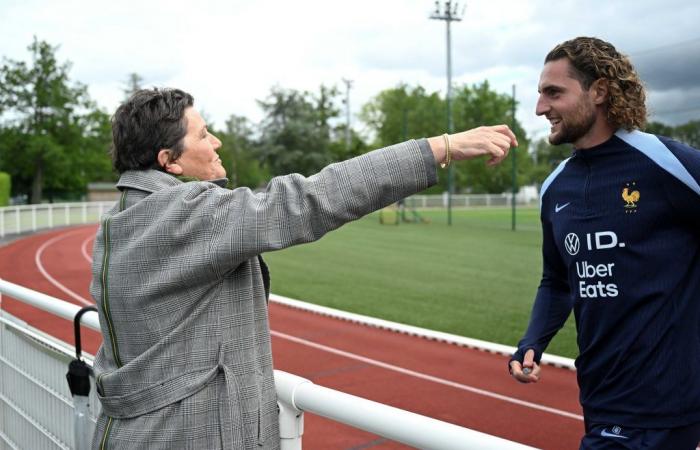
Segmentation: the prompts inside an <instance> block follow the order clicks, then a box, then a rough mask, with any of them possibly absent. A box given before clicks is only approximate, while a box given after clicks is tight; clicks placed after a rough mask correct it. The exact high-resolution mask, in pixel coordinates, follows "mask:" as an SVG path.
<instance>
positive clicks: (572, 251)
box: [564, 233, 581, 256]
mask: <svg viewBox="0 0 700 450" xmlns="http://www.w3.org/2000/svg"><path fill="white" fill-rule="evenodd" d="M564 247H565V248H566V251H567V252H569V255H571V256H574V255H576V254H577V253H578V251H579V250H580V249H581V242H580V241H579V240H578V236H576V233H569V234H567V235H566V238H564Z"/></svg>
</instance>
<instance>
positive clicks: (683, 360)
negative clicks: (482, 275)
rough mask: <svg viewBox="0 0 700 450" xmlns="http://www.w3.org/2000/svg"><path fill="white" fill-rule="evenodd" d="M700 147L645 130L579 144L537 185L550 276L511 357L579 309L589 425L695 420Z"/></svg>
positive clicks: (699, 365) (544, 338) (699, 390)
mask: <svg viewBox="0 0 700 450" xmlns="http://www.w3.org/2000/svg"><path fill="white" fill-rule="evenodd" d="M699 183H700V151H698V150H696V149H694V148H692V147H688V146H686V145H683V144H681V143H679V142H676V141H673V140H671V139H667V138H664V137H659V136H655V135H652V134H647V133H642V132H639V131H633V132H626V131H618V132H617V133H615V135H614V136H612V137H611V138H610V139H609V140H608V141H606V142H605V143H603V144H601V145H598V146H596V147H593V148H589V149H584V150H575V151H574V153H573V156H571V158H569V159H567V160H565V161H564V162H562V163H561V164H560V165H559V167H558V168H557V169H556V170H555V171H554V172H553V173H552V174H551V175H550V176H549V178H547V180H546V181H545V183H544V184H543V186H542V192H541V196H542V198H541V220H542V231H543V244H542V253H543V263H544V264H543V275H542V281H541V283H540V286H539V289H538V291H537V296H536V298H535V303H534V306H533V311H532V316H531V319H530V324H529V327H528V330H527V332H526V334H525V336H524V337H523V339H522V340H521V341H520V343H519V344H518V351H517V353H516V354H515V355H514V359H519V360H521V361H522V356H523V354H524V352H525V351H526V350H527V349H530V348H532V349H534V350H535V354H536V361H538V362H539V358H540V357H541V355H542V352H543V351H544V350H545V348H546V347H547V344H548V343H549V341H550V340H551V339H552V337H553V336H554V334H556V332H557V331H558V330H559V329H560V328H561V327H562V326H563V324H564V322H565V321H566V319H567V317H568V315H569V313H570V311H571V309H572V308H573V310H574V314H575V318H576V327H577V331H578V347H579V356H578V358H576V368H577V377H578V383H579V388H580V401H581V405H582V406H583V409H584V415H585V417H586V418H587V419H588V420H589V421H592V422H601V423H607V424H619V425H621V426H622V425H625V426H634V427H642V428H670V427H676V426H682V425H686V424H690V423H695V422H699V421H700V185H699Z"/></svg>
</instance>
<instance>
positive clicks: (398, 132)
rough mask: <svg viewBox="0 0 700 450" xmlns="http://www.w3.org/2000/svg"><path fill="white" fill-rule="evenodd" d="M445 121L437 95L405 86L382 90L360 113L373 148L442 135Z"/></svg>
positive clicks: (443, 106) (444, 112)
mask: <svg viewBox="0 0 700 450" xmlns="http://www.w3.org/2000/svg"><path fill="white" fill-rule="evenodd" d="M446 117H447V116H446V109H445V101H444V100H443V99H441V98H440V95H439V94H438V93H437V92H432V93H429V92H426V90H425V89H424V88H423V87H422V86H414V87H411V86H408V85H406V84H400V85H398V86H397V87H395V88H391V89H385V90H383V91H382V92H380V93H379V94H377V95H376V96H375V97H374V98H373V99H371V100H370V101H369V102H368V103H367V104H365V105H364V106H363V107H362V112H361V113H360V118H361V119H362V120H363V121H364V122H365V123H366V124H367V125H368V126H369V128H370V130H371V131H372V132H373V134H374V136H375V142H374V146H376V147H385V146H387V145H391V144H395V143H397V142H401V141H405V140H407V139H415V138H421V137H427V136H434V135H436V134H440V133H443V132H444V130H445V128H446V124H447V119H446Z"/></svg>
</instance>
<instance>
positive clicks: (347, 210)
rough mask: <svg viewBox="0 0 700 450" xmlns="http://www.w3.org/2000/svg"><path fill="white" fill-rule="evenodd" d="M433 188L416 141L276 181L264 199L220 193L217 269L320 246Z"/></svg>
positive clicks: (246, 192) (429, 160) (428, 159)
mask: <svg viewBox="0 0 700 450" xmlns="http://www.w3.org/2000/svg"><path fill="white" fill-rule="evenodd" d="M436 182H437V174H436V164H435V159H434V156H433V153H432V152H431V150H430V146H429V144H428V143H427V141H426V140H420V141H415V140H411V141H407V142H404V143H401V144H396V145H392V146H390V147H386V148H383V149H380V150H375V151H373V152H370V153H367V154H364V155H361V156H358V157H356V158H352V159H349V160H347V161H343V162H339V163H335V164H331V165H329V166H327V167H325V168H324V169H322V170H321V171H320V172H319V173H317V174H315V175H313V176H310V177H304V176H302V175H299V174H292V175H287V176H281V177H276V178H273V179H272V180H271V181H270V183H269V184H268V186H267V188H266V189H265V191H264V192H260V193H255V192H252V191H251V190H250V189H247V188H239V189H235V190H225V189H215V190H213V191H215V192H216V194H215V195H216V198H215V202H214V208H213V212H212V213H213V222H212V241H211V245H210V255H211V258H212V264H213V266H214V270H215V271H216V272H217V273H218V274H219V275H221V274H224V273H226V272H228V271H229V270H231V269H233V268H235V267H237V266H238V265H239V264H240V263H241V262H243V261H246V260H248V259H250V258H251V257H253V256H255V255H259V254H261V253H264V252H268V251H273V250H279V249H283V248H286V247H290V246H292V245H296V244H301V243H305V242H311V241H315V240H317V239H319V238H321V237H322V236H323V235H324V234H325V233H327V232H329V231H331V230H334V229H336V228H338V227H340V226H341V225H343V224H345V223H347V222H350V221H352V220H355V219H358V218H360V217H362V216H364V215H366V214H368V213H370V212H372V211H375V210H378V209H380V208H382V207H384V206H386V205H389V204H391V203H394V202H396V201H398V200H399V199H401V198H404V197H406V196H408V195H411V194H414V193H416V192H419V191H421V190H423V189H425V188H427V187H429V186H431V185H433V184H435V183H436Z"/></svg>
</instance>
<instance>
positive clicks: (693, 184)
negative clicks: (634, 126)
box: [615, 130, 700, 195]
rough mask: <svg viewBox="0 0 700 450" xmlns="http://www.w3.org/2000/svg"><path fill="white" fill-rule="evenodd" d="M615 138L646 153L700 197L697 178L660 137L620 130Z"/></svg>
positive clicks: (635, 131)
mask: <svg viewBox="0 0 700 450" xmlns="http://www.w3.org/2000/svg"><path fill="white" fill-rule="evenodd" d="M615 136H617V137H619V138H620V139H622V140H623V141H625V142H627V143H628V144H629V145H631V146H632V147H634V148H636V149H637V150H639V151H640V152H642V153H644V154H645V155H646V156H647V157H648V158H649V159H651V160H652V161H654V162H655V163H656V164H658V165H659V167H661V168H662V169H664V170H665V171H666V172H668V173H670V174H671V175H673V176H674V177H676V178H678V179H679V180H680V181H681V183H683V184H685V185H686V186H688V187H689V188H690V189H692V190H693V191H695V193H696V194H698V195H700V186H699V185H698V182H697V181H695V178H693V176H692V175H691V174H690V172H688V169H686V168H685V166H683V164H682V163H681V162H680V161H679V160H678V158H676V155H674V154H673V153H672V152H671V150H669V149H668V147H666V146H665V145H664V143H663V142H661V141H660V140H659V138H658V137H656V136H654V135H653V134H649V133H643V132H641V131H637V130H634V131H625V130H618V131H617V133H615Z"/></svg>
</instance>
